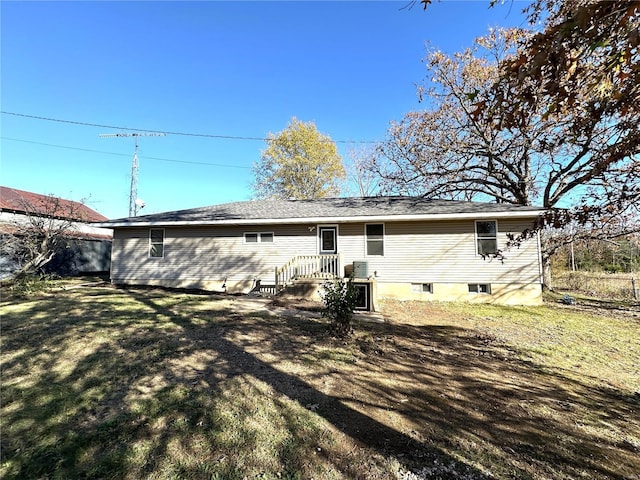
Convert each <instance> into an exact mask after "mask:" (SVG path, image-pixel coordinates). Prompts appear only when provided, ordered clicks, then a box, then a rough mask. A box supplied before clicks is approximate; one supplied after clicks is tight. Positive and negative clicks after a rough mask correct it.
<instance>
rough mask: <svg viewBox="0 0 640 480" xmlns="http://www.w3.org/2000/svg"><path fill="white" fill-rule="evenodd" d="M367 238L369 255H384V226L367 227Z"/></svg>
mask: <svg viewBox="0 0 640 480" xmlns="http://www.w3.org/2000/svg"><path fill="white" fill-rule="evenodd" d="M365 234H366V237H367V255H379V256H382V255H384V224H382V223H370V224H368V225H365Z"/></svg>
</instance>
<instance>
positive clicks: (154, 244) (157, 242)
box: [149, 228, 164, 258]
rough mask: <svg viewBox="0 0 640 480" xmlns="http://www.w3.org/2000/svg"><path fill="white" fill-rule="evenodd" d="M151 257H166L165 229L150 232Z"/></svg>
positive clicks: (153, 229) (152, 229) (154, 229)
mask: <svg viewBox="0 0 640 480" xmlns="http://www.w3.org/2000/svg"><path fill="white" fill-rule="evenodd" d="M149 256H150V257H153V258H162V257H164V228H151V229H150V230H149Z"/></svg>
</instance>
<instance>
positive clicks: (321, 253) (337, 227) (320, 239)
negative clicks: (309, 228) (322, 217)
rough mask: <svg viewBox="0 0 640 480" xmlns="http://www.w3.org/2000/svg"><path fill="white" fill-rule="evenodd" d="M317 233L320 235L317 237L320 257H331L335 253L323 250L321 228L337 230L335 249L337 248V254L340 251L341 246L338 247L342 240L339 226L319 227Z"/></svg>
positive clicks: (327, 225)
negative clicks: (340, 239)
mask: <svg viewBox="0 0 640 480" xmlns="http://www.w3.org/2000/svg"><path fill="white" fill-rule="evenodd" d="M316 228H317V232H318V234H317V235H316V242H317V252H318V254H319V255H327V254H329V255H331V254H333V253H334V252H329V251H328V250H323V249H322V236H321V232H320V229H321V228H333V229H335V232H336V238H335V247H336V251H335V253H338V252H339V251H340V249H339V246H338V239H339V238H340V228H339V226H338V225H337V224H326V225H317V226H316Z"/></svg>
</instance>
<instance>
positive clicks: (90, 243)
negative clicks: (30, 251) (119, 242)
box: [0, 187, 113, 277]
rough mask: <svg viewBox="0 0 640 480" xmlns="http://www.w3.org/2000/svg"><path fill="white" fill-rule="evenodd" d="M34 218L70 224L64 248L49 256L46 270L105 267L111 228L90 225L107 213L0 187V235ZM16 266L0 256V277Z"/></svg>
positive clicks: (103, 269)
mask: <svg viewBox="0 0 640 480" xmlns="http://www.w3.org/2000/svg"><path fill="white" fill-rule="evenodd" d="M37 219H42V220H43V219H47V221H51V222H56V221H59V222H66V223H68V224H69V227H70V231H69V244H68V246H67V248H66V249H65V250H64V251H63V252H60V253H59V254H57V255H56V256H55V257H54V258H53V260H52V261H51V262H50V263H49V264H48V265H47V270H49V271H52V272H55V273H59V274H64V275H66V274H77V273H88V272H92V273H93V272H107V271H109V269H110V257H111V239H112V237H113V231H112V230H111V229H108V228H100V227H96V226H94V225H91V223H93V222H103V221H106V220H108V219H107V217H105V216H103V215H100V214H99V213H98V212H96V211H95V210H92V209H91V208H89V207H87V206H86V205H83V204H82V203H79V202H74V201H72V200H65V199H62V198H57V197H52V196H50V195H40V194H38V193H32V192H26V191H24V190H17V189H15V188H8V187H0V235H3V234H5V235H6V234H16V232H19V231H20V229H21V228H28V227H29V226H30V225H32V224H33V222H34V220H36V221H37ZM41 223H43V224H45V222H41ZM52 224H54V223H52ZM16 267H17V266H16V265H15V264H13V262H12V260H11V259H9V258H6V257H5V258H2V257H0V277H4V276H7V275H8V274H9V273H10V272H11V271H12V270H14V269H15V268H16Z"/></svg>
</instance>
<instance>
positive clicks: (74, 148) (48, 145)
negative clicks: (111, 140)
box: [0, 137, 251, 169]
mask: <svg viewBox="0 0 640 480" xmlns="http://www.w3.org/2000/svg"><path fill="white" fill-rule="evenodd" d="M0 138H1V139H3V140H11V141H13V142H22V143H30V144H32V145H42V146H45V147H55V148H64V149H67V150H78V151H80V152H91V153H101V154H105V155H116V156H119V157H129V158H130V157H131V155H129V154H126V153H117V152H106V151H104V150H91V149H89V148H79V147H69V146H68V145H55V144H53V143H42V142H34V141H31V140H22V139H20V138H10V137H0ZM139 157H140V158H144V159H145V160H159V161H161V162H172V163H188V164H192V165H207V166H209V167H225V168H244V169H250V168H251V167H245V166H242V165H227V164H223V163H208V162H193V161H190V160H175V159H172V158H160V157H147V156H146V155H139Z"/></svg>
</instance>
